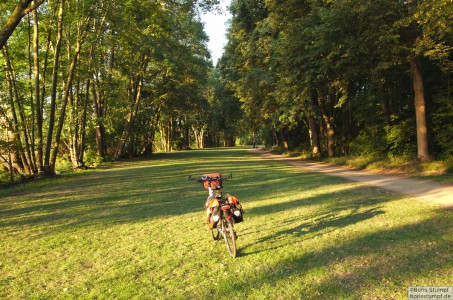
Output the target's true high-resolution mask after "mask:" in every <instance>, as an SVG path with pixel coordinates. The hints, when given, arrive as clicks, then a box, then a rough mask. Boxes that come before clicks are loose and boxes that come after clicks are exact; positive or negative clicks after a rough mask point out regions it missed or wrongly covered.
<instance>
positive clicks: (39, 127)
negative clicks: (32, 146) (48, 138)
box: [33, 10, 44, 174]
mask: <svg viewBox="0 0 453 300" xmlns="http://www.w3.org/2000/svg"><path fill="white" fill-rule="evenodd" d="M33 19H34V24H33V77H34V92H33V97H34V98H35V110H36V129H37V137H38V146H37V154H38V156H37V158H36V166H37V169H38V174H42V173H43V172H44V170H43V152H42V147H43V135H42V123H43V109H42V105H41V99H40V95H39V89H40V86H39V51H38V42H39V41H38V37H39V27H38V14H37V13H36V10H34V11H33Z"/></svg>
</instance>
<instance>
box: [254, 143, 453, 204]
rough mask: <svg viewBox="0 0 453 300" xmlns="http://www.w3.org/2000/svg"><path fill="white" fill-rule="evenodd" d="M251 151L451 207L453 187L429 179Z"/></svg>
mask: <svg viewBox="0 0 453 300" xmlns="http://www.w3.org/2000/svg"><path fill="white" fill-rule="evenodd" d="M251 152H253V153H256V154H259V155H260V156H261V157H264V158H268V159H273V160H278V161H282V162H285V163H288V164H290V165H292V166H295V167H299V168H303V169H306V170H308V171H311V172H318V173H322V174H325V175H330V176H338V177H342V178H346V179H348V180H352V181H357V182H361V183H364V184H367V185H373V186H377V187H380V188H383V189H386V190H389V191H392V192H396V193H400V194H404V195H410V196H414V197H416V198H418V199H421V200H425V201H429V202H431V203H434V204H436V205H439V206H440V207H443V208H447V209H453V186H446V185H443V184H440V183H437V182H434V181H430V180H420V179H410V178H402V177H401V176H395V175H380V174H373V173H369V172H365V171H358V170H352V169H350V168H345V167H339V166H332V165H328V164H323V163H318V162H314V161H307V160H301V159H298V158H294V157H285V156H283V155H278V154H272V153H269V152H266V151H262V150H257V149H252V150H251Z"/></svg>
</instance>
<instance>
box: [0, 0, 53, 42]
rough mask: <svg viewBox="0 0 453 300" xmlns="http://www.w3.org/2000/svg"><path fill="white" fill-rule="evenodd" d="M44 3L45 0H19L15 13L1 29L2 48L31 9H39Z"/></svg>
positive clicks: (0, 40)
mask: <svg viewBox="0 0 453 300" xmlns="http://www.w3.org/2000/svg"><path fill="white" fill-rule="evenodd" d="M43 3H44V0H19V3H18V4H17V5H16V7H15V8H14V10H13V13H12V14H11V15H10V16H9V18H8V20H7V21H6V23H5V24H3V26H2V29H1V30H0V50H1V49H2V48H3V46H5V44H6V42H7V41H8V38H9V37H10V36H11V34H12V33H13V32H14V30H15V29H16V27H17V25H18V24H19V22H20V21H21V20H22V18H23V17H24V16H26V15H27V14H28V13H30V12H31V11H33V10H35V9H37V8H38V7H39V6H40V5H41V4H43Z"/></svg>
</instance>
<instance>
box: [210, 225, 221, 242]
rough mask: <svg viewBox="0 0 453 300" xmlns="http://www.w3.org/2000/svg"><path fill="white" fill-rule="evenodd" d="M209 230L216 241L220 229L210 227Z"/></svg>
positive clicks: (218, 237)
mask: <svg viewBox="0 0 453 300" xmlns="http://www.w3.org/2000/svg"><path fill="white" fill-rule="evenodd" d="M210 229H211V230H210V231H211V237H212V239H213V240H214V241H218V240H219V239H220V231H219V229H218V228H217V227H215V228H210Z"/></svg>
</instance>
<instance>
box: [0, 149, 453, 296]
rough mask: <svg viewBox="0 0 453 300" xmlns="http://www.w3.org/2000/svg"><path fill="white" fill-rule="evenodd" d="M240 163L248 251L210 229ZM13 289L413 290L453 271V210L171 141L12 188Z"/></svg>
mask: <svg viewBox="0 0 453 300" xmlns="http://www.w3.org/2000/svg"><path fill="white" fill-rule="evenodd" d="M216 171H220V172H223V173H225V174H229V173H230V172H232V173H233V179H232V180H230V181H227V182H225V183H224V191H225V192H231V193H233V194H235V195H237V196H238V197H239V198H240V200H241V202H242V203H243V205H244V209H245V211H246V214H245V220H244V222H243V223H240V224H237V225H236V229H237V232H238V235H239V239H238V241H237V244H238V257H237V258H236V259H232V258H231V257H229V255H228V253H227V251H226V248H225V245H224V244H223V243H222V242H219V243H216V242H214V241H212V240H211V239H210V235H209V231H208V228H207V226H206V224H205V212H204V210H203V204H204V202H205V199H206V196H207V195H206V194H207V193H206V191H205V190H204V189H203V188H202V187H201V185H199V184H198V183H194V182H189V181H187V176H188V175H189V174H192V175H200V174H202V173H205V172H216ZM0 215H1V218H0V257H1V260H0V297H1V298H4V299H24V298H33V299H39V298H51V299H53V298H56V299H81V298H83V299H91V298H100V299H131V298H136V299H142V298H143V299H208V298H209V299H212V298H215V299H227V298H228V299H231V298H233V299H242V298H243V299H265V298H269V299H320V298H324V299H338V298H344V299H375V298H379V299H392V298H393V299H406V298H407V287H408V286H411V285H436V286H442V285H451V278H453V271H452V270H453V259H452V258H453V257H452V253H453V248H452V247H453V246H452V245H453V230H452V228H451V224H452V221H453V216H452V211H445V210H439V209H438V208H437V207H435V206H433V205H431V204H426V203H422V202H420V201H419V200H416V199H414V198H410V197H403V196H400V195H396V194H392V193H389V192H385V191H383V190H381V189H378V188H375V187H364V186H361V185H359V184H357V183H351V182H348V181H345V180H343V179H340V178H335V177H329V176H323V175H320V174H314V173H309V172H305V171H303V170H300V169H296V168H293V167H291V166H288V165H285V164H281V163H278V162H274V161H269V160H263V159H261V158H259V157H258V156H255V155H252V154H249V153H247V152H246V151H244V150H243V149H234V148H233V149H220V150H213V149H208V150H203V151H186V152H178V153H170V154H160V155H158V156H156V157H152V158H151V159H148V160H137V161H128V162H122V163H119V164H116V165H110V166H109V167H107V168H103V169H101V170H97V171H90V172H88V173H80V174H78V175H74V176H68V177H64V179H55V180H49V181H46V183H40V184H39V185H38V186H35V185H32V184H31V185H26V186H22V187H20V188H19V189H10V190H8V191H7V192H4V193H3V194H2V198H1V199H0Z"/></svg>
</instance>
